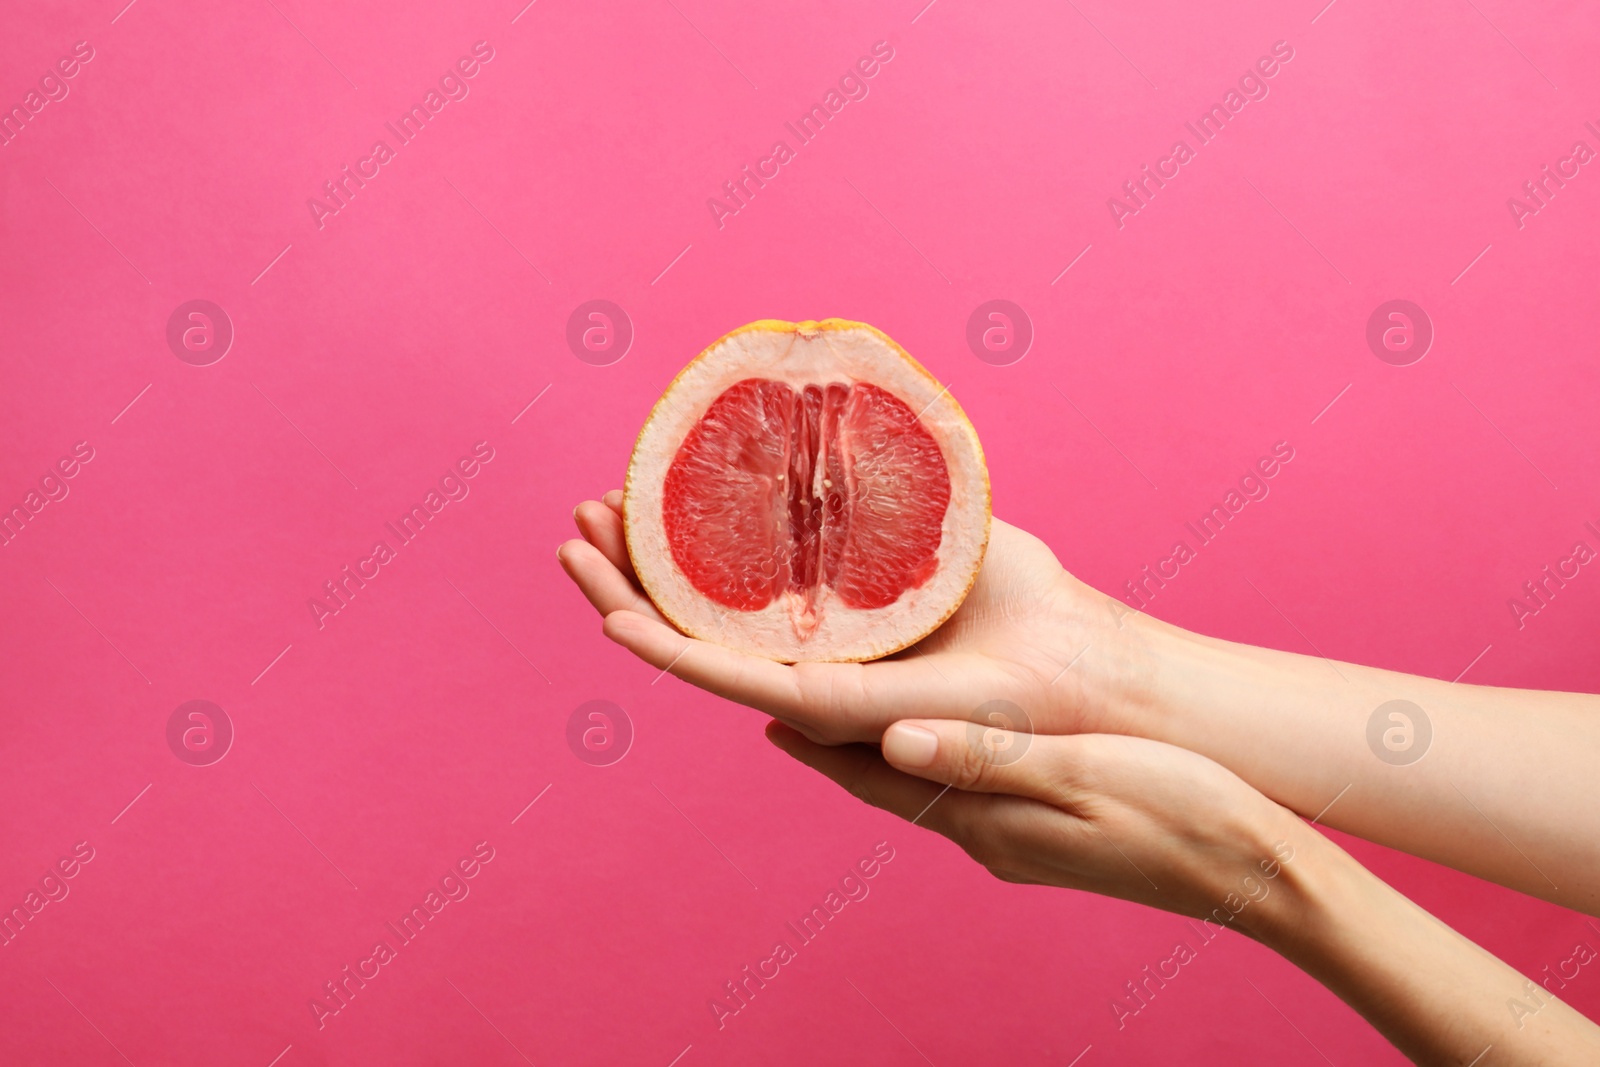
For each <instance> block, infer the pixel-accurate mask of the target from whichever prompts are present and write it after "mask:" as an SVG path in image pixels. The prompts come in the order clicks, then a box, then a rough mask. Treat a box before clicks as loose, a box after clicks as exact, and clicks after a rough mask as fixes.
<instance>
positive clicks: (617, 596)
mask: <svg viewBox="0 0 1600 1067" xmlns="http://www.w3.org/2000/svg"><path fill="white" fill-rule="evenodd" d="M556 559H558V560H560V562H561V568H562V570H564V571H566V572H567V576H568V577H569V578H571V579H572V580H573V582H574V583H576V584H577V586H578V589H579V590H580V591H581V592H582V593H583V595H584V596H585V597H586V598H587V599H588V601H589V603H591V604H593V605H594V609H595V610H596V611H598V612H599V613H600V614H601V615H610V614H611V613H612V612H614V611H621V610H627V611H633V612H637V613H639V614H640V615H642V616H644V617H646V618H649V619H654V620H657V621H658V622H659V620H660V619H661V616H660V614H659V613H657V611H656V609H655V605H654V604H651V603H650V600H649V598H648V597H646V596H645V595H644V594H643V593H641V592H640V591H639V587H638V586H636V585H634V584H633V583H632V582H630V581H628V579H627V578H626V577H624V576H623V574H622V572H621V571H619V570H617V568H616V565H615V564H613V563H612V562H611V561H610V560H609V559H607V558H606V556H605V554H604V553H602V552H601V551H600V550H599V549H598V548H596V547H595V546H594V545H591V544H589V543H588V542H587V541H579V540H576V539H574V540H571V541H568V542H566V543H565V544H563V545H562V546H561V547H560V548H558V549H556Z"/></svg>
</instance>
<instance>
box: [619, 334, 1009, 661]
mask: <svg viewBox="0 0 1600 1067" xmlns="http://www.w3.org/2000/svg"><path fill="white" fill-rule="evenodd" d="M852 372H854V373H852ZM750 377H772V378H776V379H778V380H781V381H785V382H787V383H789V384H790V386H791V387H795V388H799V387H801V386H803V385H806V384H813V383H814V384H819V385H825V384H827V383H828V382H838V381H853V380H862V381H868V382H871V383H873V384H875V385H877V386H879V387H880V388H883V389H886V390H888V391H889V392H891V393H892V394H894V395H895V396H897V397H899V398H900V399H901V400H902V401H904V402H905V403H906V404H907V405H908V406H909V407H910V408H911V410H912V411H915V412H918V413H919V417H920V421H921V422H922V424H923V426H924V427H925V428H926V429H927V430H928V431H929V433H930V434H932V436H933V437H934V439H935V440H936V441H937V442H938V443H939V447H940V450H941V452H942V453H943V454H944V457H945V462H946V465H947V467H948V469H949V474H950V503H949V506H948V507H947V509H946V511H945V515H944V522H943V526H942V529H941V539H940V546H939V565H938V568H937V570H936V572H935V574H934V575H933V577H932V578H931V579H930V580H929V581H928V582H927V583H926V584H924V585H923V586H921V587H919V588H914V589H908V590H906V591H905V592H904V593H903V594H902V595H901V597H900V598H899V599H898V600H897V601H895V602H894V603H893V604H890V605H888V606H887V607H883V608H873V609H849V610H842V609H840V608H839V606H838V605H834V607H835V610H832V611H828V610H826V609H827V606H828V605H826V604H825V605H824V618H823V622H822V624H821V625H820V626H819V628H818V629H817V631H816V632H815V633H813V634H812V635H811V636H810V637H809V638H808V639H806V640H805V641H801V640H800V639H799V638H798V637H797V636H796V635H795V633H794V631H793V627H792V625H791V622H790V618H789V614H788V611H787V609H786V608H785V606H784V605H783V603H782V601H781V599H780V601H776V602H774V603H773V604H771V605H769V606H768V607H767V608H764V609H761V610H759V611H753V612H746V611H730V610H728V609H726V608H723V607H721V606H719V605H717V604H715V603H714V602H712V601H711V600H709V599H708V598H707V597H705V596H704V595H703V594H701V593H700V592H699V591H698V590H696V589H695V588H694V587H693V586H691V585H690V584H689V581H688V579H687V578H686V577H685V576H684V574H683V573H682V571H680V570H679V569H678V567H677V565H676V564H675V563H674V562H673V558H672V554H671V552H670V550H669V548H668V545H667V540H666V531H665V524H664V521H663V512H662V505H663V492H662V490H663V484H664V482H665V475H666V471H667V468H668V466H669V465H670V464H671V462H672V460H673V456H674V454H675V453H676V450H677V448H678V446H679V444H680V443H681V442H682V441H683V439H684V437H685V436H686V435H687V434H688V432H689V430H690V429H691V428H692V427H693V426H694V425H695V424H696V423H697V422H698V421H699V419H700V418H701V416H702V415H704V414H705V412H706V409H707V408H708V407H709V406H710V405H711V403H712V402H713V401H714V400H715V399H716V398H717V397H718V396H720V395H721V394H722V392H723V391H724V390H726V389H727V388H729V387H730V386H732V385H733V384H734V383H735V382H738V381H741V380H743V379H745V378H750ZM990 506H991V500H990V488H989V473H988V469H987V467H986V465H985V463H984V457H983V447H982V445H981V444H980V443H979V441H978V435H977V431H976V430H974V429H973V427H972V423H971V422H970V421H969V420H968V419H967V416H966V413H965V412H963V411H962V409H961V405H960V404H959V403H957V402H956V399H955V398H954V397H953V396H951V395H950V390H949V389H948V387H945V386H942V385H940V384H939V382H938V380H937V379H936V378H934V376H933V375H932V374H930V373H928V371H927V369H926V368H924V367H923V366H922V364H920V363H918V362H917V361H916V359H914V358H913V357H912V356H911V354H910V353H908V352H907V351H906V350H905V349H904V348H902V347H900V345H898V344H896V343H895V341H894V340H893V339H892V338H890V337H889V336H888V335H887V334H885V333H884V332H883V331H882V330H879V329H877V328H876V327H874V326H871V325H869V324H867V323H862V322H852V321H850V320H847V319H824V320H822V321H820V322H818V321H806V322H798V323H795V322H786V321H783V320H779V319H762V320H760V321H757V322H752V323H749V324H748V325H745V326H741V327H739V328H738V329H737V330H733V331H732V332H730V333H728V334H726V335H725V336H723V337H721V338H719V339H718V340H717V341H716V342H715V343H713V344H712V345H710V346H709V347H707V348H706V349H705V351H703V352H701V353H700V355H698V356H696V357H695V358H694V359H693V360H691V361H690V363H689V364H688V366H686V367H684V368H683V370H681V371H680V372H678V375H677V376H676V377H675V378H674V379H673V380H672V383H671V384H670V385H669V386H668V387H667V389H666V391H665V392H664V393H663V394H662V397H661V399H660V400H658V401H657V402H656V404H655V407H654V408H653V409H652V410H651V412H650V416H649V418H648V419H646V420H645V424H644V428H643V429H642V430H640V432H639V438H638V441H637V442H636V443H635V445H634V450H633V456H632V459H631V460H630V461H629V464H628V476H627V480H626V482H625V483H624V486H623V525H624V531H625V534H626V539H627V546H628V555H629V558H630V559H631V560H632V562H633V567H634V572H635V574H637V575H638V578H639V582H640V584H641V585H642V586H643V587H644V591H645V593H646V594H647V595H648V596H649V597H650V599H651V601H652V602H653V603H654V604H655V606H656V608H657V610H659V611H660V612H661V614H662V616H663V617H664V618H665V619H666V620H667V621H668V622H669V623H671V624H672V625H673V626H674V627H676V628H677V629H678V630H679V631H681V632H682V633H685V634H687V635H689V636H690V637H695V638H699V639H701V640H705V641H711V642H714V643H716V644H721V645H726V646H728V647H731V648H736V649H740V650H742V651H745V652H750V653H752V654H755V655H759V656H764V657H766V658H768V659H774V660H779V661H781V662H796V661H800V660H829V661H839V662H860V661H865V660H872V659H879V658H881V657H883V656H887V655H890V654H892V653H894V652H898V651H900V650H902V649H905V648H908V647H910V646H911V645H914V644H916V643H917V642H918V641H921V640H922V639H923V638H924V637H926V636H927V635H928V634H930V633H932V632H933V631H934V630H936V629H938V627H939V626H940V625H941V624H943V623H944V622H945V620H946V619H948V618H949V617H950V615H952V614H953V613H954V612H955V610H956V609H957V608H958V607H960V606H961V602H962V601H963V600H964V599H965V598H966V596H967V593H968V592H969V591H970V590H971V589H972V585H973V583H974V582H975V581H976V580H977V576H978V570H979V568H980V567H981V566H982V564H983V556H984V552H985V550H986V549H987V547H988V541H989V518H990ZM828 592H830V591H825V594H824V595H825V597H826V595H827V593H828Z"/></svg>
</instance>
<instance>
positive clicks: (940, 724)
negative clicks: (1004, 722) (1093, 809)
mask: <svg viewBox="0 0 1600 1067" xmlns="http://www.w3.org/2000/svg"><path fill="white" fill-rule="evenodd" d="M1085 745H1086V742H1085V741H1084V740H1083V738H1081V737H1078V736H1067V737H1057V736H1051V735H1043V736H1041V735H1038V734H1029V733H1017V732H1013V731H1011V730H1002V729H999V728H997V727H993V726H985V725H982V724H980V723H975V722H967V723H958V722H947V721H943V720H938V719H917V720H906V721H903V722H897V723H895V724H894V725H893V726H890V727H889V728H888V729H887V730H885V731H884V734H883V758H884V759H885V760H886V761H888V763H889V764H890V765H891V766H893V767H895V768H897V769H898V770H901V771H904V772H905V773H907V774H912V775H916V776H917V777H918V778H926V779H928V780H929V781H930V782H938V783H940V784H943V785H948V786H952V787H954V788H956V789H961V790H965V791H967V792H976V793H1008V794H1010V795H1012V796H1021V797H1031V798H1032V799H1034V800H1042V801H1044V802H1046V803H1048V804H1055V805H1062V806H1067V805H1070V804H1071V797H1072V794H1073V793H1075V792H1077V791H1078V790H1077V789H1074V788H1073V786H1074V784H1075V783H1078V782H1081V778H1082V767H1083V761H1084V756H1085V752H1084V751H1083V750H1084V747H1085Z"/></svg>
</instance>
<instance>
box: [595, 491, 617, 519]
mask: <svg viewBox="0 0 1600 1067" xmlns="http://www.w3.org/2000/svg"><path fill="white" fill-rule="evenodd" d="M600 503H602V504H604V505H605V506H606V507H608V508H610V509H611V510H612V511H615V512H616V513H617V516H618V517H619V518H620V517H621V516H622V490H621V489H613V490H611V491H610V492H609V493H607V494H606V495H605V496H603V497H601V498H600Z"/></svg>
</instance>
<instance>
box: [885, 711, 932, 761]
mask: <svg viewBox="0 0 1600 1067" xmlns="http://www.w3.org/2000/svg"><path fill="white" fill-rule="evenodd" d="M938 754H939V735H938V734H936V733H934V732H933V731H932V730H924V729H923V728H922V727H920V726H912V725H911V724H910V723H905V722H897V723H895V724H894V725H893V726H891V727H889V729H888V731H887V732H886V733H884V735H883V758H884V759H886V760H888V761H889V762H890V763H894V764H898V765H900V766H902V767H926V766H927V765H928V764H930V763H932V762H933V757H934V756H936V755H938Z"/></svg>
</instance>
